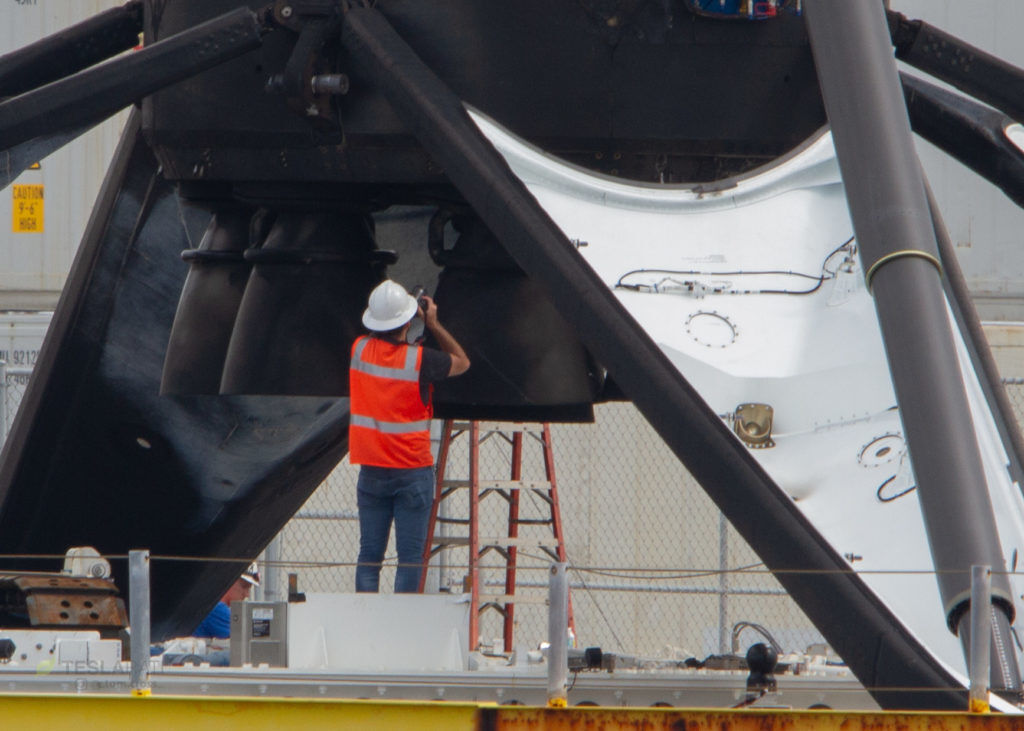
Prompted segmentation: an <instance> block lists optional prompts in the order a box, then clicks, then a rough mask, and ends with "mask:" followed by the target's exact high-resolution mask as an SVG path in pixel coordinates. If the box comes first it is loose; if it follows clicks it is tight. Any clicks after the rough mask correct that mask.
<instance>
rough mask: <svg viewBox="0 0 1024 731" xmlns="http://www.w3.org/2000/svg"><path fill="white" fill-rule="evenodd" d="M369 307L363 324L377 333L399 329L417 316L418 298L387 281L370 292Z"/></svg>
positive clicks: (403, 288) (398, 285)
mask: <svg viewBox="0 0 1024 731" xmlns="http://www.w3.org/2000/svg"><path fill="white" fill-rule="evenodd" d="M369 305H370V306H369V307H367V308H366V311H365V312H363V324H364V325H366V327H368V328H369V329H370V330H374V331H376V332H387V331H388V330H394V329H395V328H399V327H401V326H402V325H404V324H405V323H407V322H409V320H411V319H412V318H414V317H415V316H416V311H417V310H418V309H419V306H418V305H417V304H416V298H415V297H413V296H412V295H411V294H409V293H408V292H406V291H405V287H403V286H402V285H401V284H398V283H397V282H393V281H392V280H390V279H385V280H384V281H383V282H381V283H380V284H378V285H377V286H376V287H374V288H373V291H372V292H370V302H369Z"/></svg>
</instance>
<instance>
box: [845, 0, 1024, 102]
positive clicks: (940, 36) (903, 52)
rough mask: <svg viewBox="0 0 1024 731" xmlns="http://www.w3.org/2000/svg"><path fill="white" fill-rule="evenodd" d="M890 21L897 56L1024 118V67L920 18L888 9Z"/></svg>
mask: <svg viewBox="0 0 1024 731" xmlns="http://www.w3.org/2000/svg"><path fill="white" fill-rule="evenodd" d="M844 4H845V3H844ZM888 22H889V33H890V34H891V38H892V45H893V46H895V47H896V58H898V59H899V60H901V61H904V62H906V63H908V64H910V65H911V66H913V67H914V68H918V69H921V70H922V71H924V72H926V73H929V74H931V75H932V76H934V77H935V78H937V79H942V80H943V81H945V82H946V83H947V84H951V85H952V86H955V87H956V88H958V89H960V91H963V92H965V93H967V94H970V95H971V96H973V97H974V98H975V99H980V100H981V101H983V102H985V103H986V104H990V105H992V106H993V107H995V108H997V109H1001V110H1003V111H1004V112H1006V113H1007V114H1009V115H1010V116H1011V117H1013V118H1014V119H1016V120H1017V121H1018V122H1024V69H1020V68H1017V67H1016V66H1014V65H1013V64H1009V63H1006V61H1004V60H1002V59H1001V58H997V57H996V56H993V55H992V54H991V53H986V52H985V51H982V50H981V49H980V48H975V47H974V46H972V45H971V44H969V43H965V42H964V41H962V40H960V39H959V38H957V37H956V36H953V35H950V34H949V33H946V32H945V31H944V30H940V29H939V28H936V27H935V26H932V25H929V24H928V23H925V22H923V21H921V20H907V18H906V17H905V16H903V15H901V14H900V13H897V12H894V11H888Z"/></svg>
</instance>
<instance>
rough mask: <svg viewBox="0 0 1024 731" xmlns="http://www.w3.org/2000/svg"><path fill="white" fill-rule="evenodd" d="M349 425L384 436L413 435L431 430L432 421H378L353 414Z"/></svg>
mask: <svg viewBox="0 0 1024 731" xmlns="http://www.w3.org/2000/svg"><path fill="white" fill-rule="evenodd" d="M349 423H350V424H351V425H352V426H363V427H366V428H367V429H373V430H374V431H379V432H381V433H383V434H412V433H414V432H418V431H424V430H429V429H430V419H425V420H424V421H378V420H377V419H374V418H373V417H370V416H362V415H360V414H352V416H351V417H350V418H349Z"/></svg>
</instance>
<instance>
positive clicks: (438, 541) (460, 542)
mask: <svg viewBox="0 0 1024 731" xmlns="http://www.w3.org/2000/svg"><path fill="white" fill-rule="evenodd" d="M433 545H435V546H468V545H469V536H434V540H433Z"/></svg>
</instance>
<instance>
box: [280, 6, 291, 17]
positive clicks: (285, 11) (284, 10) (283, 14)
mask: <svg viewBox="0 0 1024 731" xmlns="http://www.w3.org/2000/svg"><path fill="white" fill-rule="evenodd" d="M281 17H282V18H290V17H292V6H291V5H285V6H284V7H283V8H281Z"/></svg>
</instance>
